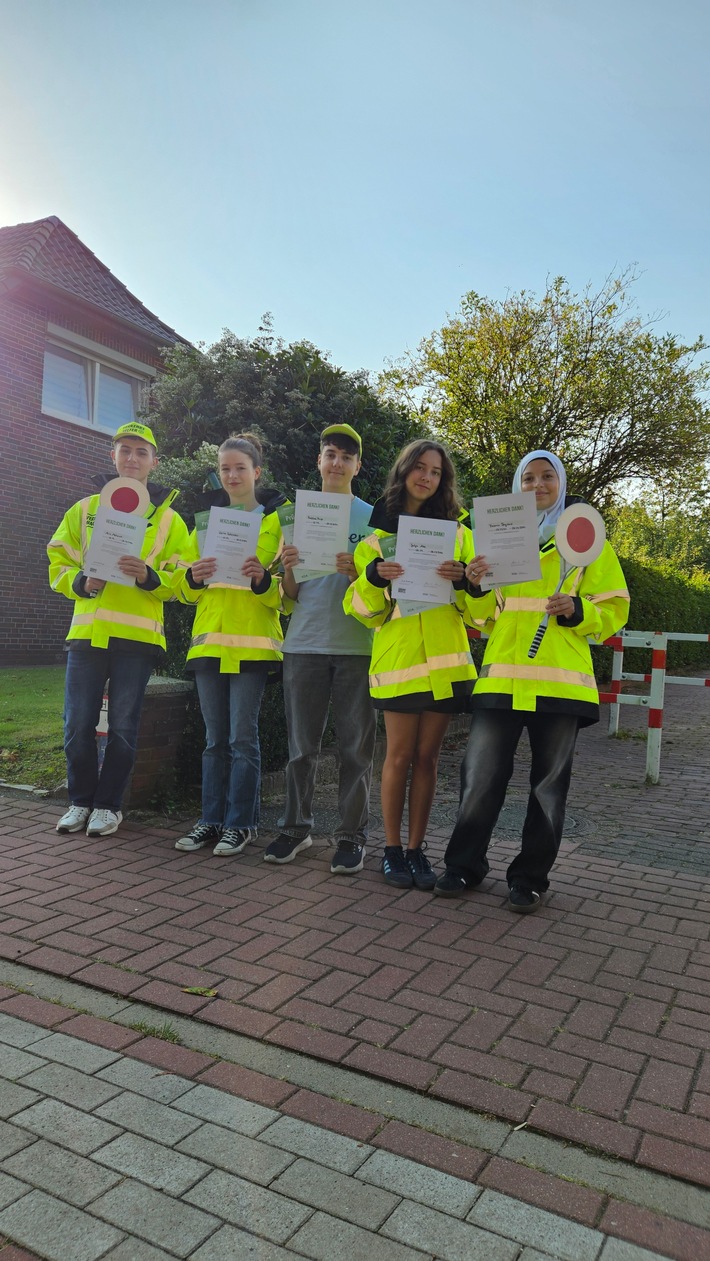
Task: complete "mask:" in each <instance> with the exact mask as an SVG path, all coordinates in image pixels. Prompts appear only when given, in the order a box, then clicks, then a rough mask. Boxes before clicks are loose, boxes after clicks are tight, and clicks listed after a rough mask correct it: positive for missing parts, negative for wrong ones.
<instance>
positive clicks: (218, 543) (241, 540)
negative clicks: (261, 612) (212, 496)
mask: <svg viewBox="0 0 710 1261" xmlns="http://www.w3.org/2000/svg"><path fill="white" fill-rule="evenodd" d="M261 522H262V514H261V513H260V512H240V511H239V510H238V509H237V508H210V515H209V520H208V522H207V530H206V532H205V538H204V544H203V547H202V555H203V556H214V558H215V560H216V561H217V568H216V570H215V572H214V574H213V576H212V577H211V578H210V580H209V581H210V583H214V582H223V583H226V584H227V585H228V586H230V587H243V588H251V582H250V580H249V578H245V577H244V574H243V573H242V569H243V567H244V565H245V564H246V562H247V560H248V559H249V557H250V556H256V546H257V543H258V542H259V532H260V530H261Z"/></svg>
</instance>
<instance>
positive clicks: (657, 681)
mask: <svg viewBox="0 0 710 1261" xmlns="http://www.w3.org/2000/svg"><path fill="white" fill-rule="evenodd" d="M670 639H680V640H685V641H686V642H689V643H698V644H703V643H704V644H707V643H709V642H710V635H693V634H686V633H682V632H678V633H676V632H675V631H630V630H623V631H621V633H620V634H619V635H613V636H612V637H611V639H607V640H606V646H607V647H608V648H613V650H614V661H613V665H612V672H611V686H610V690H609V691H608V692H600V693H599V700H600V701H602V702H607V703H608V705H609V735H610V736H615V735H617V733H618V730H619V712H620V707H621V705H640V706H641V707H642V708H643V709H647V710H648V739H647V742H646V783H648V784H657V783H658V781H659V779H660V777H661V738H662V735H663V702H664V697H665V689H666V684H667V683H673V684H683V685H684V686H686V687H687V686H691V687H710V678H708V679H689V678H685V677H681V676H679V675H674V674H667V673H666V660H667V654H668V641H669V640H670ZM625 648H648V649H650V652H651V673H650V674H629V673H628V672H626V671H625V670H624V649H625ZM625 682H632V683H650V685H651V687H650V691H649V693H648V695H646V696H627V695H625V694H624V695H622V692H621V684H622V683H625Z"/></svg>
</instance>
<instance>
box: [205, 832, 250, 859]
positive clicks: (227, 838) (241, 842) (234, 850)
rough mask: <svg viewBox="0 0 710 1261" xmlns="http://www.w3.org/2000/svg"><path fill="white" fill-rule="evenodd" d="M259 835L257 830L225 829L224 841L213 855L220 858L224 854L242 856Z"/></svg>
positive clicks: (218, 845) (215, 849)
mask: <svg viewBox="0 0 710 1261" xmlns="http://www.w3.org/2000/svg"><path fill="white" fill-rule="evenodd" d="M258 835H259V833H258V832H257V830H256V828H225V830H224V832H223V833H222V839H221V840H220V841H218V842H217V844H216V845H215V847H214V849H213V850H212V853H213V854H217V855H219V856H220V857H221V856H222V855H223V854H241V852H242V850H243V849H246V847H247V845H248V844H249V843H250V842H253V841H255V840H256V838H257V837H258Z"/></svg>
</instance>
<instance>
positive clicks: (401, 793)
mask: <svg viewBox="0 0 710 1261" xmlns="http://www.w3.org/2000/svg"><path fill="white" fill-rule="evenodd" d="M400 514H407V515H409V516H419V517H422V518H434V519H435V521H436V520H440V521H441V520H446V521H457V522H458V526H457V529H456V541H455V546H454V551H453V556H452V559H451V560H449V561H446V562H444V563H443V564H441V565H439V567H438V569H437V571H436V572H437V573H438V574H439V576H440V577H443V578H446V579H447V580H448V581H450V582H451V583H452V584H453V592H452V595H453V602H452V603H446V604H441V605H435V606H433V607H431V608H428V609H424V610H423V611H420V609H421V606H418V608H417V610H416V611H415V610H412V609H410V608H408V607H407V605H406V604H399V603H398V602H397V601H396V600H395V599H394V598H393V596H392V590H391V583H392V581H393V580H394V579H396V578H398V577H400V575H401V574H402V573H403V570H402V568H401V566H400V565H398V564H397V563H396V562H395V561H394V559H392V557H393V554H394V548H393V544H394V539H393V538H392V536H394V535H396V533H397V528H398V525H399V519H400ZM461 516H462V513H461V508H460V505H459V504H458V502H457V500H456V481H455V473H454V468H453V465H452V463H451V460H450V458H449V456H448V453H447V452H446V450H445V449H444V448H443V447H442V446H441V445H440V444H439V443H437V442H430V441H428V440H419V441H417V442H412V443H410V444H409V446H407V447H405V448H404V450H403V451H402V452H401V453H400V455H399V456H398V458H397V460H396V462H395V464H394V467H393V468H392V470H391V471H390V474H389V477H388V479H387V485H386V487H385V493H384V495H383V497H382V499H380V500H378V502H377V503H376V504H375V507H374V510H373V514H372V517H371V519H370V525H371V526H374V527H375V530H374V533H373V534H372V535H370V537H369V538H366V539H363V541H362V542H361V543H359V544H358V546H357V548H356V549H355V556H354V560H355V567H356V570H357V572H358V575H359V576H358V578H357V580H356V581H355V582H354V583H353V584H352V585H351V586H350V587H349V588H348V590H347V592H346V594H345V599H344V601H343V608H344V609H345V612H346V613H351V614H352V615H353V616H354V617H356V618H358V620H359V621H361V622H362V623H363V624H364V625H365V626H370V627H373V628H374V630H375V635H374V639H373V645H372V657H371V661H370V694H371V696H372V700H373V704H374V706H375V708H376V709H382V710H383V711H384V715H385V730H386V733H387V751H386V755H385V762H384V766H383V768H382V814H383V819H384V827H385V852H384V856H383V859H382V872H383V875H384V878H385V880H386V881H387V883H388V884H391V885H394V886H395V887H396V888H401V889H406V888H411V887H412V885H416V887H417V888H418V889H431V888H433V886H434V883H435V880H436V877H435V875H434V873H433V871H432V869H431V864H430V863H429V861H428V859H427V857H426V856H425V854H424V852H423V841H424V837H425V834H426V829H427V825H428V822H429V813H430V810H431V805H432V801H433V799H434V791H435V789H436V775H437V763H438V759H439V751H440V749H441V744H442V741H443V739H444V735H445V734H446V729H447V727H448V725H449V721H450V718H451V714H453V713H457V712H460V711H462V710H465V709H466V708H467V706H468V703H469V699H470V696H471V691H472V688H473V682H474V680H475V678H476V670H475V666H474V664H473V661H472V659H471V654H470V651H469V646H468V638H467V635H466V630H465V626H464V620H468V621H470V623H471V624H473V616H474V615H473V613H472V612H471V608H472V603H475V602H471V601H470V599H469V596H468V595H467V592H466V580H465V572H464V571H465V565H466V562H467V561H469V560H470V559H471V557H472V556H473V540H472V538H471V531H470V529H469V528H468V527H467V526H466V525H464V524H463V522H462V521H461V520H460V518H461ZM388 543H389V544H390V546H387V544H388ZM410 768H411V782H410V787H409V836H408V847H407V850H406V852H405V851H404V850H403V849H402V841H401V827H402V815H403V810H404V801H405V795H406V786H407V776H408V772H409V770H410Z"/></svg>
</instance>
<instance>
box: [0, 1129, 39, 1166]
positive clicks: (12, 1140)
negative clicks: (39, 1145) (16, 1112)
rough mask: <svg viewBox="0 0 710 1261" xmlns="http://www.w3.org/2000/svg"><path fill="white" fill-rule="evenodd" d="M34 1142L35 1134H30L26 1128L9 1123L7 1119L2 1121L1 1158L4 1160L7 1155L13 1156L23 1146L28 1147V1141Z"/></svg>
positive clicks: (0, 1133) (0, 1136)
mask: <svg viewBox="0 0 710 1261" xmlns="http://www.w3.org/2000/svg"><path fill="white" fill-rule="evenodd" d="M33 1142H34V1135H32V1134H28V1133H27V1131H26V1130H20V1129H18V1128H17V1126H15V1125H9V1124H8V1123H7V1121H0V1160H4V1159H5V1157H6V1156H13V1155H14V1154H15V1152H19V1150H20V1148H21V1147H26V1146H27V1144H28V1143H33Z"/></svg>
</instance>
